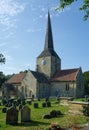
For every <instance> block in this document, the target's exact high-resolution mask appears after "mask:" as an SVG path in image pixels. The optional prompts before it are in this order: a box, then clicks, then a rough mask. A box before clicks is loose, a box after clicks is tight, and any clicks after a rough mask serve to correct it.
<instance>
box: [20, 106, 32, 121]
mask: <svg viewBox="0 0 89 130" xmlns="http://www.w3.org/2000/svg"><path fill="white" fill-rule="evenodd" d="M30 114H31V110H30V108H29V107H28V106H24V107H23V108H22V109H21V122H29V121H30Z"/></svg>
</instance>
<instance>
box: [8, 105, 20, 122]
mask: <svg viewBox="0 0 89 130" xmlns="http://www.w3.org/2000/svg"><path fill="white" fill-rule="evenodd" d="M17 123H18V110H17V109H16V108H14V107H12V108H10V109H8V110H7V112H6V124H11V125H16V124H17Z"/></svg>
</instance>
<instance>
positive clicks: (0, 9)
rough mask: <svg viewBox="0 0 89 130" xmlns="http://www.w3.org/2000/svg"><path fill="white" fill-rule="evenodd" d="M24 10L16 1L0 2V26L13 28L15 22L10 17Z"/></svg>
mask: <svg viewBox="0 0 89 130" xmlns="http://www.w3.org/2000/svg"><path fill="white" fill-rule="evenodd" d="M24 8H25V6H24V5H23V4H20V3H19V2H18V1H17V0H0V24H2V25H6V26H8V27H14V26H15V24H14V23H15V21H16V20H15V19H14V20H12V17H13V16H16V15H17V14H19V13H21V12H23V10H24Z"/></svg>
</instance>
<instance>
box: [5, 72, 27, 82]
mask: <svg viewBox="0 0 89 130" xmlns="http://www.w3.org/2000/svg"><path fill="white" fill-rule="evenodd" d="M25 76H26V72H23V73H19V74H15V75H13V76H12V77H11V78H10V79H9V80H8V81H7V82H6V83H9V84H17V83H21V82H22V80H23V79H24V77H25Z"/></svg>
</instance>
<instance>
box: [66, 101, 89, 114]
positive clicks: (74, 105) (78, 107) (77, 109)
mask: <svg viewBox="0 0 89 130" xmlns="http://www.w3.org/2000/svg"><path fill="white" fill-rule="evenodd" d="M68 103H69V113H72V114H83V105H85V106H89V102H77V101H69V102H68Z"/></svg>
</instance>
